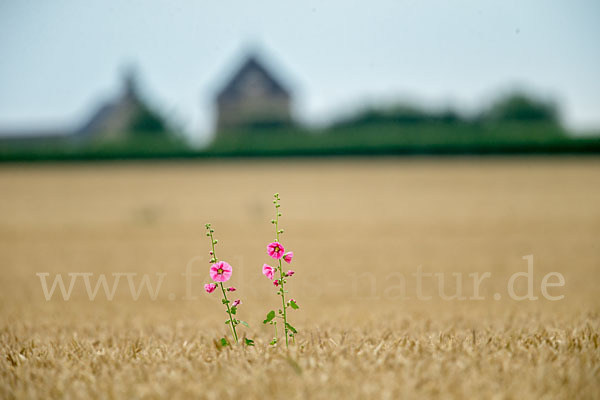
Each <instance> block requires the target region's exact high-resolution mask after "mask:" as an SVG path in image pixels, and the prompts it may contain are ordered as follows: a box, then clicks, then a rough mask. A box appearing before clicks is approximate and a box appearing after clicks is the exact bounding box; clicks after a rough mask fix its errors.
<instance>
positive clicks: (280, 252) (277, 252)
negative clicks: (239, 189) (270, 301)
mask: <svg viewBox="0 0 600 400" xmlns="http://www.w3.org/2000/svg"><path fill="white" fill-rule="evenodd" d="M273 197H274V200H273V204H274V205H275V219H273V220H271V223H272V224H274V225H275V241H274V242H272V243H269V245H268V246H267V254H268V255H269V256H271V257H272V258H274V259H275V260H277V266H276V267H275V268H273V267H271V266H269V265H267V264H265V265H264V266H263V274H264V275H265V276H266V277H267V278H269V279H270V280H273V278H274V272H279V279H275V280H274V281H273V285H274V286H275V287H277V288H278V290H277V294H278V295H279V296H281V306H282V308H281V309H280V310H278V311H279V315H276V314H275V311H274V310H271V311H269V313H268V314H267V317H266V319H265V320H264V321H263V323H264V324H266V323H269V324H272V325H274V327H275V338H273V340H272V341H271V344H275V343H277V340H278V338H277V321H276V320H275V318H280V319H281V320H283V331H284V334H285V345H286V347H287V346H289V338H292V340H293V341H294V342H295V340H296V339H295V338H296V333H297V331H296V329H295V328H294V327H293V326H292V325H291V324H290V323H289V322H288V308H289V307H292V309H298V306H297V304H296V302H295V301H294V300H290V301H287V302H286V300H285V294H286V293H287V291H286V290H285V283H287V280H286V278H289V277H291V276H292V275H293V274H294V271H292V270H289V271H288V272H287V273H286V272H283V266H282V261H285V262H287V263H288V264H289V263H291V262H292V257H293V256H294V253H293V252H291V251H290V252H287V253H285V248H284V246H283V245H282V244H281V243H280V242H279V235H281V234H283V229H279V217H281V212H280V210H279V208H280V207H281V205H280V204H279V200H280V199H279V193H275V195H273ZM273 270H275V271H273Z"/></svg>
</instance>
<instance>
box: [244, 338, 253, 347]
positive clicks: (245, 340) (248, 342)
mask: <svg viewBox="0 0 600 400" xmlns="http://www.w3.org/2000/svg"><path fill="white" fill-rule="evenodd" d="M244 342H246V346H254V340H252V339H248V338H244Z"/></svg>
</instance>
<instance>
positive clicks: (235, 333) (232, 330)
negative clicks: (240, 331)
mask: <svg viewBox="0 0 600 400" xmlns="http://www.w3.org/2000/svg"><path fill="white" fill-rule="evenodd" d="M219 286H221V291H223V298H224V299H225V305H226V306H227V314H229V325H230V326H231V333H233V337H234V339H235V342H236V343H237V342H238V337H237V332H236V331H235V324H234V323H233V317H232V316H231V308H229V300H227V294H226V293H225V288H224V287H223V282H219Z"/></svg>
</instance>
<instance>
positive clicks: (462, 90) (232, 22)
mask: <svg viewBox="0 0 600 400" xmlns="http://www.w3.org/2000/svg"><path fill="white" fill-rule="evenodd" d="M599 21H600V2H599V1H596V0H570V1H566V0H564V1H559V0H520V1H515V0H503V1H497V0H489V1H488V0H473V1H432V0H410V1H402V0H396V1H387V0H377V1H369V2H366V1H362V2H353V1H348V0H332V1H302V2H299V1H285V0H274V1H255V2H248V1H232V0H224V1H213V2H208V1H206V2H203V1H183V0H172V1H150V0H144V1H139V0H136V1H133V0H99V1H96V0H86V1H81V0H54V1H41V0H40V1H23V0H0V129H6V128H20V127H21V128H27V127H31V126H32V125H33V126H35V127H60V126H74V125H76V124H77V123H79V122H80V121H82V120H83V119H85V118H86V116H87V115H88V113H89V112H90V111H91V110H92V109H93V108H94V106H95V105H97V102H98V101H99V100H102V99H105V98H107V97H110V96H111V95H113V94H114V93H116V92H117V91H118V89H119V83H120V82H119V78H120V77H119V74H120V71H121V70H122V68H123V66H124V65H126V64H127V63H135V64H136V65H137V66H138V69H139V72H140V74H141V78H142V81H143V83H144V85H145V88H146V92H147V94H148V95H149V97H150V99H151V101H152V103H153V104H155V105H156V106H159V107H162V108H163V109H164V110H166V111H168V112H169V114H170V115H171V116H172V118H173V119H174V120H175V121H176V122H177V123H179V124H180V125H181V126H183V127H184V128H185V130H186V131H187V132H188V133H189V134H190V135H191V136H193V137H196V138H202V137H203V136H206V135H207V134H208V133H209V132H210V130H211V122H212V108H211V97H212V94H213V92H214V90H215V88H216V87H218V86H219V85H220V83H221V81H222V79H223V77H224V76H226V75H227V72H228V71H231V69H232V67H233V66H234V65H235V62H236V61H237V60H238V59H239V57H240V55H241V54H242V53H243V50H244V48H245V47H246V46H247V45H249V44H252V43H254V44H259V45H260V47H261V48H262V49H263V50H265V52H266V53H267V54H268V55H269V61H271V64H272V65H275V66H276V67H280V71H279V74H280V75H283V76H284V77H285V78H286V79H288V80H289V81H290V83H291V84H292V86H293V87H294V88H295V89H296V90H297V93H298V102H297V111H298V114H299V116H300V117H301V118H303V120H306V121H310V122H321V121H327V120H328V119H330V118H332V117H333V116H336V115H340V113H342V114H343V113H344V112H345V111H346V110H348V109H351V108H353V107H356V106H357V105H359V104H361V103H365V102H370V103H377V102H383V101H386V100H388V99H394V98H408V99H414V100H416V101H420V102H422V103H424V104H426V105H430V106H443V105H446V104H455V105H457V106H459V107H460V108H461V109H463V110H466V111H468V110H473V109H476V108H478V107H480V106H481V105H482V104H485V102H486V101H489V99H490V98H492V97H493V96H496V95H497V94H498V93H499V92H501V91H505V90H507V89H509V88H511V87H516V86H523V87H525V88H528V89H530V90H533V91H535V92H537V93H539V94H541V95H543V96H548V97H553V98H556V99H557V100H559V101H560V104H561V105H562V108H563V110H564V116H565V120H566V122H567V123H568V124H569V125H570V126H572V127H576V128H580V129H581V128H587V127H594V126H595V127H600V79H599V78H600V74H599V72H598V71H600V39H599V38H600V22H599Z"/></svg>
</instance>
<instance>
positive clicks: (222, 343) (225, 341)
mask: <svg viewBox="0 0 600 400" xmlns="http://www.w3.org/2000/svg"><path fill="white" fill-rule="evenodd" d="M228 344H229V342H228V341H227V339H225V338H224V337H222V338H221V346H223V347H225V346H227V345H228Z"/></svg>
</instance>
